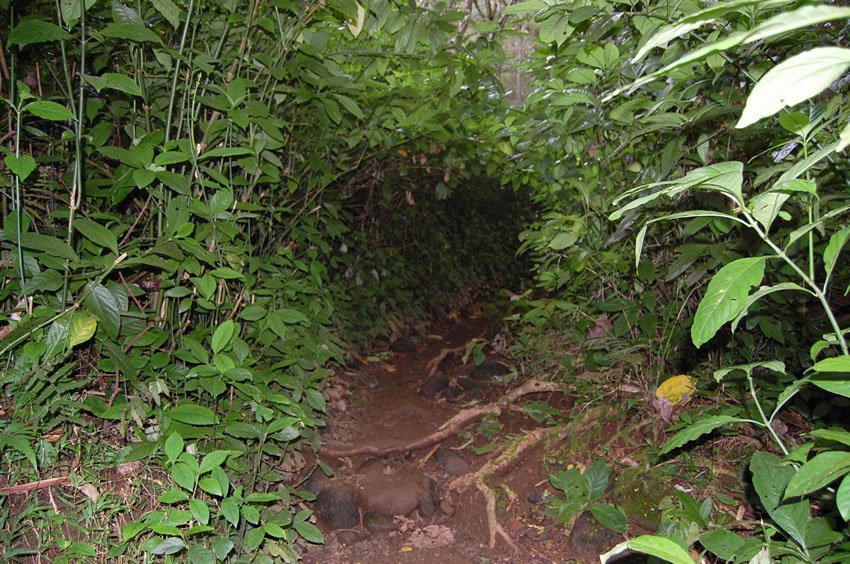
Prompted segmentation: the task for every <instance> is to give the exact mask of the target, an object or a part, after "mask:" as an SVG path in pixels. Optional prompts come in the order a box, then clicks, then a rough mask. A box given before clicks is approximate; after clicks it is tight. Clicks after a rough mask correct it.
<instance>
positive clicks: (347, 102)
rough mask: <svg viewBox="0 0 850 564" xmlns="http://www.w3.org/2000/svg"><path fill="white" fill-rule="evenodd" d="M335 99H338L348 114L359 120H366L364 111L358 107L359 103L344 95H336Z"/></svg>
mask: <svg viewBox="0 0 850 564" xmlns="http://www.w3.org/2000/svg"><path fill="white" fill-rule="evenodd" d="M334 98H336V99H337V100H338V101H339V103H340V104H342V107H343V108H345V109H346V110H347V111H348V113H350V114H351V115H353V116H354V117H356V118H357V119H364V118H365V117H366V116H365V115H364V114H363V110H361V109H360V106H358V105H357V102H355V101H354V100H352V99H351V98H349V97H348V96H343V95H342V94H334Z"/></svg>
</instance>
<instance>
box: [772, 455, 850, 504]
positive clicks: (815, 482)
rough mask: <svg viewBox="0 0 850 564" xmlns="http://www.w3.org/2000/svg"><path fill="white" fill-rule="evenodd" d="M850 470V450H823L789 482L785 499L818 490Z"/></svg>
mask: <svg viewBox="0 0 850 564" xmlns="http://www.w3.org/2000/svg"><path fill="white" fill-rule="evenodd" d="M848 472H850V452H843V451H838V450H832V451H827V452H822V453H820V454H818V455H816V456H815V457H814V458H812V459H811V460H809V461H808V462H806V463H805V464H803V466H801V467H800V469H799V470H797V473H796V474H794V476H793V477H792V478H791V481H790V482H788V487H787V488H786V489H785V496H784V497H785V499H788V498H789V497H797V496H802V495H806V494H808V493H811V492H814V491H817V490H819V489H821V488H823V487H824V486H827V485H829V484H830V483H832V482H833V481H835V480H837V479H838V478H840V477H841V476H843V475H845V474H847V473H848Z"/></svg>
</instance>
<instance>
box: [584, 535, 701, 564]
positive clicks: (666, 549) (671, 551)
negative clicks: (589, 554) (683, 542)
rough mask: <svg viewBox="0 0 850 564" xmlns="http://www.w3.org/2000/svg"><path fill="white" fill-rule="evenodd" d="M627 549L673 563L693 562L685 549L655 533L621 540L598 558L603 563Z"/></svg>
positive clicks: (689, 563)
mask: <svg viewBox="0 0 850 564" xmlns="http://www.w3.org/2000/svg"><path fill="white" fill-rule="evenodd" d="M629 549H631V550H635V551H637V552H641V553H643V554H649V555H650V556H655V557H656V558H661V559H662V560H665V561H667V562H672V563H673V564H694V560H693V559H692V558H691V556H690V554H688V551H687V550H685V549H684V548H682V547H681V546H680V545H678V544H677V543H676V542H674V541H672V540H670V539H668V538H665V537H660V536H656V535H641V536H639V537H635V538H633V539H630V540H627V541H625V542H621V543H620V544H618V545H617V546H615V547H614V548H612V549H611V550H609V551H608V552H606V553H605V554H602V555H600V556H599V558H600V560H601V562H602V563H603V564H605V563H606V562H608V561H610V560H612V559H613V558H614V557H615V556H618V555H619V554H622V553H623V552H625V551H627V550H629Z"/></svg>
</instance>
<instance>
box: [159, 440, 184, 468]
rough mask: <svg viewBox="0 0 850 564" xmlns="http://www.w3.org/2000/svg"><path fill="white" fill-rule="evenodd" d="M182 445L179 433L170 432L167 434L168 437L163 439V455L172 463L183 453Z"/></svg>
mask: <svg viewBox="0 0 850 564" xmlns="http://www.w3.org/2000/svg"><path fill="white" fill-rule="evenodd" d="M183 446H184V441H183V437H181V436H180V433H171V434H170V435H168V438H167V439H165V444H164V445H163V446H162V450H163V452H165V456H167V457H168V462H169V463H172V464H173V463H174V462H175V461H176V460H177V458H178V457H179V456H180V455H181V454H183Z"/></svg>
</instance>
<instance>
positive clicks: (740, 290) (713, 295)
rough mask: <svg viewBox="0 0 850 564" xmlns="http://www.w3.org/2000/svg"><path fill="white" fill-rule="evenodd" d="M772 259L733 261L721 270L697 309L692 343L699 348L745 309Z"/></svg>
mask: <svg viewBox="0 0 850 564" xmlns="http://www.w3.org/2000/svg"><path fill="white" fill-rule="evenodd" d="M767 259H768V257H748V258H742V259H738V260H735V261H732V262H730V263H729V264H727V265H725V266H724V267H723V268H721V269H720V270H718V271H717V273H716V274H715V275H714V276H713V277H712V279H711V282H709V283H708V289H707V290H706V292H705V295H704V296H703V297H702V300H700V303H699V306H698V307H697V312H696V315H695V316H694V323H693V326H692V327H691V340H692V341H693V343H694V345H695V346H696V347H697V348H699V347H700V346H702V345H703V344H705V343H706V342H708V341H709V340H710V339H711V338H712V337H714V335H715V333H717V331H718V329H720V328H721V327H722V326H723V325H724V324H726V323H727V322H729V321H731V320H733V319H734V318H735V317H736V316H737V315H738V314H739V313H741V311H742V310H743V309H744V307H745V305H746V303H747V297H748V295H749V293H750V288H752V287H753V286H756V285H758V284H760V283H761V281H762V278H763V277H764V266H765V262H766V261H767Z"/></svg>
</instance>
